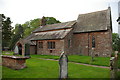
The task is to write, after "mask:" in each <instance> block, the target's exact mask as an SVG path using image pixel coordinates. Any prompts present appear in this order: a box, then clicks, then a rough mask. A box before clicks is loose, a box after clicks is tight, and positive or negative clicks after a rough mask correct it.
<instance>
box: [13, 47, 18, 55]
mask: <svg viewBox="0 0 120 80" xmlns="http://www.w3.org/2000/svg"><path fill="white" fill-rule="evenodd" d="M18 53H19V49H18V46H15V49H14V54H15V55H16V54H18Z"/></svg>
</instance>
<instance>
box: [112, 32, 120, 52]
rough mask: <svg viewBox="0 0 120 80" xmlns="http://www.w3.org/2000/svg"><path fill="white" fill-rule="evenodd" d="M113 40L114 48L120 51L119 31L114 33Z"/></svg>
mask: <svg viewBox="0 0 120 80" xmlns="http://www.w3.org/2000/svg"><path fill="white" fill-rule="evenodd" d="M112 41H113V44H112V46H113V50H114V51H120V38H119V35H118V34H117V33H112Z"/></svg>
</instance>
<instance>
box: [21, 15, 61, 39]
mask: <svg viewBox="0 0 120 80" xmlns="http://www.w3.org/2000/svg"><path fill="white" fill-rule="evenodd" d="M45 19H46V24H54V23H60V21H58V20H56V19H55V18H54V17H45ZM40 25H41V19H40V18H37V19H33V20H30V21H27V22H25V23H24V24H22V26H23V28H24V36H23V37H24V38H25V37H27V36H29V35H30V34H31V33H32V31H33V30H35V29H36V28H38V27H39V26H40Z"/></svg>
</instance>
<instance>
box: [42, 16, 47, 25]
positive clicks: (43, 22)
mask: <svg viewBox="0 0 120 80" xmlns="http://www.w3.org/2000/svg"><path fill="white" fill-rule="evenodd" d="M46 21H47V20H46V19H45V17H44V16H43V17H42V19H41V26H45V25H46Z"/></svg>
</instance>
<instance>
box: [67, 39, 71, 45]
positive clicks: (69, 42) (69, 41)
mask: <svg viewBox="0 0 120 80" xmlns="http://www.w3.org/2000/svg"><path fill="white" fill-rule="evenodd" d="M70 46H71V40H70V39H69V40H68V47H70Z"/></svg>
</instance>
